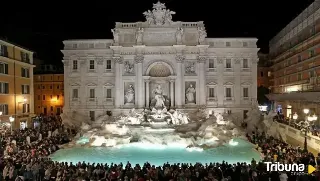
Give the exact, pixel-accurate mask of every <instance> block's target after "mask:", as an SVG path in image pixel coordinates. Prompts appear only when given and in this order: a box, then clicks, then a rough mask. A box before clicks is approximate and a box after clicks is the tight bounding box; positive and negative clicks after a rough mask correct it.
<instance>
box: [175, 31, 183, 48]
mask: <svg viewBox="0 0 320 181" xmlns="http://www.w3.org/2000/svg"><path fill="white" fill-rule="evenodd" d="M182 35H183V28H181V27H179V28H178V29H177V32H176V39H177V44H178V45H181V44H182Z"/></svg>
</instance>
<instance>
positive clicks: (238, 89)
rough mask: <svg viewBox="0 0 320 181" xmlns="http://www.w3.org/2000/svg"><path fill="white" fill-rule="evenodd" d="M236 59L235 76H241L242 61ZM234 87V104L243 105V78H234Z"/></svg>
mask: <svg viewBox="0 0 320 181" xmlns="http://www.w3.org/2000/svg"><path fill="white" fill-rule="evenodd" d="M233 59H234V67H233V71H234V75H241V62H240V59H239V58H238V57H235V58H233ZM234 79H235V80H234V81H235V82H234V85H235V86H234V87H233V90H232V91H233V98H234V102H235V104H236V105H240V104H241V99H242V95H241V93H242V92H243V90H242V89H243V87H242V86H241V76H235V77H234Z"/></svg>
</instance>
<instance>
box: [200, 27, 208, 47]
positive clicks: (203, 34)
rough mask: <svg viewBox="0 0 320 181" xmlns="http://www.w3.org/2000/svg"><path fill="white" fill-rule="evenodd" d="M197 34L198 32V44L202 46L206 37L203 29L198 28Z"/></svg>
mask: <svg viewBox="0 0 320 181" xmlns="http://www.w3.org/2000/svg"><path fill="white" fill-rule="evenodd" d="M198 32H199V39H198V41H199V44H203V43H204V42H205V40H206V37H207V32H206V30H205V29H204V28H203V27H198Z"/></svg>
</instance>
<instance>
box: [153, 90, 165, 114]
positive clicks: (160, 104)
mask: <svg viewBox="0 0 320 181" xmlns="http://www.w3.org/2000/svg"><path fill="white" fill-rule="evenodd" d="M152 92H153V94H154V95H155V96H154V98H155V100H156V104H155V106H154V107H156V108H164V107H165V104H164V102H165V98H164V97H163V91H162V88H161V86H160V85H157V87H156V88H155V89H154V90H153V91H152Z"/></svg>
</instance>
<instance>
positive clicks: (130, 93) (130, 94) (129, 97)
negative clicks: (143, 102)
mask: <svg viewBox="0 0 320 181" xmlns="http://www.w3.org/2000/svg"><path fill="white" fill-rule="evenodd" d="M124 97H125V103H126V104H128V103H134V89H133V85H131V84H130V85H129V88H128V89H127V92H126V94H125V96H124Z"/></svg>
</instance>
